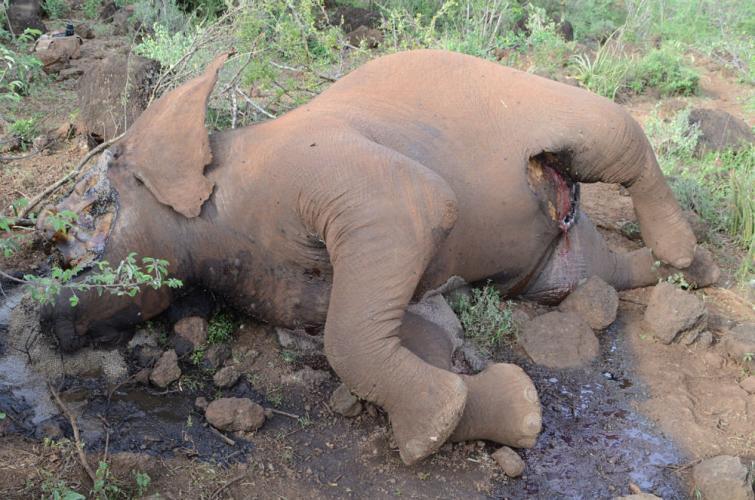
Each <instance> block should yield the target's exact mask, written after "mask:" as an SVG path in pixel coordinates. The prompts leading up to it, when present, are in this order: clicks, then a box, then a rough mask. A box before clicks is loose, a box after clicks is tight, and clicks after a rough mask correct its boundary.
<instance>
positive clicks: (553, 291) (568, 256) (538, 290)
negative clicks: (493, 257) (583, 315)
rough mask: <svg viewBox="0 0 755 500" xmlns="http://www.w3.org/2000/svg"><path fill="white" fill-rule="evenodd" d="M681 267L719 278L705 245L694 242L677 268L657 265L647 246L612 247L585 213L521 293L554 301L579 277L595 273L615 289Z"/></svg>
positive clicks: (709, 280) (700, 278)
mask: <svg viewBox="0 0 755 500" xmlns="http://www.w3.org/2000/svg"><path fill="white" fill-rule="evenodd" d="M677 272H681V273H682V274H683V275H684V277H685V279H687V281H689V282H690V283H694V284H695V285H696V286H698V287H703V286H708V285H710V284H713V283H715V282H716V281H718V278H719V276H720V271H719V269H718V266H716V264H715V262H713V258H712V256H711V254H710V252H709V251H708V250H706V249H705V248H703V247H700V246H697V247H696V248H695V251H694V258H693V260H692V264H691V265H689V266H688V267H687V268H685V269H682V270H679V269H676V268H674V267H672V266H669V265H665V264H664V265H662V266H661V267H660V268H659V267H658V265H657V262H656V259H655V257H654V256H653V253H652V251H651V250H650V249H649V248H640V249H638V250H633V251H631V252H626V253H616V252H614V251H612V250H611V249H610V248H608V245H607V244H606V241H605V239H604V238H603V236H602V235H601V234H600V233H599V232H598V230H597V229H596V228H595V225H594V224H593V223H592V221H591V220H590V219H589V217H587V215H585V214H584V213H580V214H579V217H578V219H577V223H576V224H575V225H574V226H573V227H572V228H571V229H570V230H569V232H568V234H567V235H566V236H560V237H559V240H558V241H557V242H556V245H555V248H554V249H553V250H552V252H551V253H550V256H549V257H547V258H546V262H545V263H544V264H542V265H541V270H540V271H539V272H538V273H537V275H536V277H535V279H534V280H533V282H531V283H530V284H529V285H528V286H527V288H526V289H525V291H524V292H523V293H522V296H524V297H525V298H528V299H531V300H536V301H538V302H542V303H558V302H560V301H561V300H562V299H563V298H564V297H565V296H566V295H568V294H569V293H570V292H571V291H572V290H574V288H576V287H577V285H578V284H579V283H580V281H582V280H583V279H586V278H589V277H590V276H598V277H599V278H601V279H602V280H603V281H605V282H606V283H608V284H609V285H611V286H612V287H614V288H615V289H617V290H627V289H630V288H639V287H643V286H650V285H654V284H656V283H657V282H658V280H659V279H663V278H665V277H667V276H669V275H671V274H674V273H677Z"/></svg>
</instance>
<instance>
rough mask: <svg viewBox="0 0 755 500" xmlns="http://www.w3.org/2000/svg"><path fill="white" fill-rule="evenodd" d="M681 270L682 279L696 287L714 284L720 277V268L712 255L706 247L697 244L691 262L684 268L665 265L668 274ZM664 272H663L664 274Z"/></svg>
mask: <svg viewBox="0 0 755 500" xmlns="http://www.w3.org/2000/svg"><path fill="white" fill-rule="evenodd" d="M678 272H681V273H682V275H683V276H684V279H685V280H687V282H688V283H690V284H691V285H694V286H695V287H696V288H703V287H706V286H710V285H713V284H715V283H716V282H717V281H718V279H719V278H720V277H721V270H720V269H719V268H718V266H717V265H716V262H715V261H714V260H713V255H712V254H711V253H710V251H708V249H706V248H704V247H702V246H700V245H698V246H697V247H696V248H695V257H694V259H692V263H691V264H690V265H689V266H688V267H686V268H684V269H675V268H673V267H667V268H666V269H665V273H668V274H669V275H671V274H674V273H678ZM665 273H664V274H665Z"/></svg>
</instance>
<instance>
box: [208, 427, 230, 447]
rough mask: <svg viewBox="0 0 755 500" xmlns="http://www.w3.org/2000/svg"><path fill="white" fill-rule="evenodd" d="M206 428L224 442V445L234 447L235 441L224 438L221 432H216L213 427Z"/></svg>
mask: <svg viewBox="0 0 755 500" xmlns="http://www.w3.org/2000/svg"><path fill="white" fill-rule="evenodd" d="M208 427H209V428H210V430H211V431H212V432H214V433H215V435H216V436H218V437H219V438H220V439H222V440H223V441H225V443H226V444H227V445H229V446H236V441H234V440H233V439H231V438H229V437H228V436H226V435H225V434H223V433H222V432H220V431H219V430H217V429H216V428H215V427H213V426H211V425H209V426H208Z"/></svg>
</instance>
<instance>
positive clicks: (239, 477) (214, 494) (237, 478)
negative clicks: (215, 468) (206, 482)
mask: <svg viewBox="0 0 755 500" xmlns="http://www.w3.org/2000/svg"><path fill="white" fill-rule="evenodd" d="M245 476H246V474H240V475H238V476H236V477H234V478H233V479H231V480H230V481H228V482H226V483H225V484H223V485H222V486H220V487H219V488H218V489H216V490H215V491H214V492H212V495H210V498H211V499H213V498H217V497H218V495H220V493H222V492H223V490H224V489H226V488H228V487H229V486H230V485H232V484H233V483H237V482H239V481H241V480H242V479H244V477H245Z"/></svg>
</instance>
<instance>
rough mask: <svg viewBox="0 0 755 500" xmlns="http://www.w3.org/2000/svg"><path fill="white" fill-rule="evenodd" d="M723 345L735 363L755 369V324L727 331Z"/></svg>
mask: <svg viewBox="0 0 755 500" xmlns="http://www.w3.org/2000/svg"><path fill="white" fill-rule="evenodd" d="M722 344H723V347H724V351H726V354H728V355H729V356H730V357H731V358H732V359H733V360H734V361H736V362H737V363H740V364H743V365H745V366H748V367H755V323H742V324H739V325H737V326H735V327H734V328H732V329H731V330H728V331H726V332H725V333H724V335H723V339H722Z"/></svg>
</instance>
